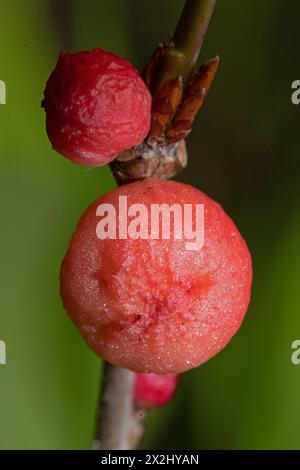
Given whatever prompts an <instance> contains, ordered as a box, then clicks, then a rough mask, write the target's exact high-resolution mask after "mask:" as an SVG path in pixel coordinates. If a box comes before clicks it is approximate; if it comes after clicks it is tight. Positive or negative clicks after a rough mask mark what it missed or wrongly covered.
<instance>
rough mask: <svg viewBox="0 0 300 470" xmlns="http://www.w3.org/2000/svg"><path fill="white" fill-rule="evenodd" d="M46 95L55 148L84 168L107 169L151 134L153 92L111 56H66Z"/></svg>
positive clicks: (100, 52) (48, 125)
mask: <svg viewBox="0 0 300 470" xmlns="http://www.w3.org/2000/svg"><path fill="white" fill-rule="evenodd" d="M44 95H45V98H44V100H43V102H42V106H43V107H44V108H45V111H46V128H47V133H48V137H49V139H50V141H51V143H52V146H53V148H54V149H55V150H57V152H59V153H61V154H62V155H64V156H65V157H67V158H69V159H70V160H72V161H73V162H75V163H78V164H79V165H83V166H100V165H104V164H106V163H108V162H110V161H111V160H113V159H114V158H115V157H116V156H117V155H118V154H119V153H120V152H122V151H124V150H127V149H130V148H131V147H133V146H136V145H138V144H140V143H141V142H142V141H143V140H144V138H145V137H146V135H147V134H148V131H149V128H150V121H151V95H150V92H149V90H148V88H147V87H146V85H145V83H144V82H143V80H142V78H141V77H140V76H139V74H138V72H137V70H136V69H135V68H134V67H133V66H132V65H131V64H130V63H129V62H127V61H126V60H124V59H122V58H120V57H118V56H116V55H114V54H111V53H109V52H105V51H103V50H101V49H93V50H92V51H89V52H78V53H76V54H67V53H66V52H62V53H61V55H60V57H59V59H58V62H57V65H56V67H55V69H54V71H53V72H52V74H51V76H50V78H49V80H48V82H47V85H46V89H45V94H44Z"/></svg>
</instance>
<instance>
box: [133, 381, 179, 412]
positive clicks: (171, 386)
mask: <svg viewBox="0 0 300 470" xmlns="http://www.w3.org/2000/svg"><path fill="white" fill-rule="evenodd" d="M179 378H180V376H179V374H165V375H159V374H135V378H134V399H135V402H136V404H137V406H139V407H140V408H155V407H157V406H163V405H166V404H167V403H169V402H170V401H171V400H172V398H173V397H174V395H175V393H176V390H177V387H178V384H179Z"/></svg>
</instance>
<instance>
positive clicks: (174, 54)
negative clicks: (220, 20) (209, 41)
mask: <svg viewBox="0 0 300 470" xmlns="http://www.w3.org/2000/svg"><path fill="white" fill-rule="evenodd" d="M216 2H217V0H186V2H185V6H184V8H183V11H182V14H181V17H180V19H179V22H178V25H177V28H176V30H175V33H174V36H173V38H172V41H171V42H170V43H169V44H168V45H167V46H166V47H165V53H164V55H163V58H162V61H161V63H160V64H159V68H158V72H157V76H156V79H155V86H154V89H155V90H159V89H160V88H161V87H162V85H163V84H164V83H165V82H166V81H168V80H170V79H172V78H176V77H178V76H180V75H181V76H182V78H183V81H184V83H186V82H187V81H188V79H189V77H190V75H191V73H192V72H193V70H194V68H195V65H196V62H197V59H198V56H199V53H200V51H201V49H202V45H203V41H204V38H205V35H206V32H207V28H208V25H209V23H210V20H211V17H212V14H213V12H214V8H215V6H216Z"/></svg>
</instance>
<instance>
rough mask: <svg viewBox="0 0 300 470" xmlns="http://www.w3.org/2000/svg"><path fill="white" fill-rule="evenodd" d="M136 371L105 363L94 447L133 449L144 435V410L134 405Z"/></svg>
mask: <svg viewBox="0 0 300 470" xmlns="http://www.w3.org/2000/svg"><path fill="white" fill-rule="evenodd" d="M133 381H134V372H131V371H129V370H127V369H122V368H121V367H115V366H113V365H111V364H108V363H105V364H104V378H103V384H104V385H103V394H102V397H101V402H100V413H99V416H98V420H97V432H96V436H97V438H96V439H95V441H94V444H93V448H94V449H97V450H99V449H101V450H112V449H113V450H130V449H133V448H134V447H136V445H137V444H138V442H139V441H140V439H141V437H142V435H143V433H144V428H143V419H144V415H145V413H144V411H143V410H136V409H135V407H134V403H133V399H132V397H133Z"/></svg>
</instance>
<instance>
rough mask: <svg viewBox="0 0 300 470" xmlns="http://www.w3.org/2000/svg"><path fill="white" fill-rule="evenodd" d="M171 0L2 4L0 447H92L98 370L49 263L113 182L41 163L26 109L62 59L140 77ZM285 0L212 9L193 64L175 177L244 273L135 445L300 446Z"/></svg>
mask: <svg viewBox="0 0 300 470" xmlns="http://www.w3.org/2000/svg"><path fill="white" fill-rule="evenodd" d="M183 4H184V1H183V0H164V1H163V2H162V1H160V0H110V1H109V2H108V1H104V0H97V1H96V0H64V1H60V0H48V1H47V0H28V1H27V2H20V1H19V0H2V1H1V6H0V11H1V13H0V17H1V19H0V22H1V27H0V79H1V80H4V81H5V82H6V86H7V104H6V105H0V159H1V161H0V191H1V197H0V210H1V212H0V213H1V232H0V237H1V243H0V248H1V257H0V269H1V271H0V276H1V277H0V285H1V297H0V340H4V341H5V342H6V346H7V365H1V366H0V448H1V449H18V448H21V449H79V448H87V449H88V448H90V445H91V439H92V435H93V427H94V416H95V409H96V401H97V395H98V387H99V377H100V368H101V364H100V361H99V359H98V358H97V357H96V356H95V355H94V354H93V353H92V352H91V351H90V350H88V349H87V347H86V346H85V344H84V343H83V341H82V339H81V338H80V336H79V334H78V333H77V332H76V331H75V329H74V327H73V326H72V325H71V323H70V322H69V320H68V318H67V316H66V314H65V313H64V311H63V309H62V306H61V301H60V297H59V292H58V273H59V266H60V261H61V259H62V257H63V255H64V253H65V251H66V248H67V245H68V241H69V238H70V235H71V233H72V231H73V229H74V226H75V224H76V221H77V219H78V218H79V216H80V214H81V213H82V212H83V210H84V209H85V208H86V206H87V205H88V204H89V203H90V202H91V201H92V200H94V199H96V198H97V197H98V196H99V195H101V194H103V193H105V192H107V191H108V190H110V189H112V188H113V187H114V185H115V183H114V180H113V178H112V176H111V175H110V173H109V170H108V169H107V168H101V169H92V170H86V169H84V168H81V167H78V166H76V165H73V164H71V163H70V162H69V161H68V160H66V159H64V158H62V157H60V156H59V155H58V154H56V153H55V152H54V151H52V150H51V148H50V144H49V142H48V140H47V137H46V133H45V129H44V127H45V126H44V114H43V111H42V109H41V108H40V102H41V99H42V95H43V89H44V86H45V82H46V80H47V78H48V76H49V74H50V72H51V70H52V69H53V67H54V65H55V63H56V60H57V56H58V53H59V51H60V50H61V49H66V50H68V51H77V50H81V49H90V48H93V47H96V46H100V47H102V48H103V49H106V50H109V51H113V52H115V53H116V54H119V55H121V56H123V57H125V58H127V59H129V60H130V61H132V62H133V63H134V64H135V65H136V66H137V67H138V68H139V69H141V68H142V67H143V66H144V64H145V63H146V61H147V60H148V58H149V56H150V54H151V52H152V50H153V48H154V46H155V44H156V43H157V42H158V41H162V40H166V39H167V38H168V35H169V34H171V33H172V31H173V30H174V27H175V25H176V21H177V19H178V16H179V14H180V11H181V9H182V7H183ZM299 14H300V3H299V1H298V0H288V1H287V2H282V1H281V0H264V1H261V0H243V1H241V0H227V1H224V0H219V1H218V5H217V9H216V12H215V15H214V18H213V21H212V23H211V26H210V29H209V34H208V37H207V40H206V43H205V47H204V49H203V53H202V57H201V58H202V60H206V59H208V58H210V57H212V56H214V55H215V54H219V55H220V57H221V67H220V71H219V74H218V77H217V79H216V81H215V83H214V85H213V88H212V90H211V92H210V93H209V96H208V98H207V100H206V102H205V105H204V108H203V110H202V111H201V113H200V115H199V117H198V119H197V122H196V124H195V126H194V130H193V133H192V135H191V137H190V138H189V140H188V147H189V156H190V163H189V167H188V168H187V169H186V170H185V171H184V172H183V173H182V174H181V175H180V176H179V177H178V179H180V180H181V181H185V182H188V183H191V184H193V185H194V186H196V187H198V188H201V189H202V190H204V191H205V192H207V193H208V194H209V195H210V196H212V197H213V198H215V199H216V200H218V201H219V202H220V203H221V204H222V206H223V207H224V208H225V210H226V211H227V212H228V213H229V214H230V215H231V216H232V217H233V218H234V220H235V222H236V223H237V225H238V227H239V228H240V230H241V232H242V233H243V235H244V237H245V239H246V240H247V242H248V245H249V247H250V250H251V253H252V256H253V263H254V285H253V296H252V303H251V307H250V309H249V312H248V314H247V317H246V319H245V322H244V324H243V327H242V329H241V330H240V332H239V333H238V335H237V336H236V337H235V338H234V339H233V340H232V341H231V343H230V345H229V346H228V347H227V348H226V349H225V350H224V351H223V352H221V353H220V354H219V355H218V356H217V357H215V358H214V359H212V360H210V361H209V362H208V363H207V364H205V365H203V366H202V367H200V368H199V369H195V370H192V371H190V372H188V373H186V374H185V375H184V377H183V379H182V384H181V388H180V391H179V393H178V395H177V397H176V399H175V400H174V402H173V403H172V404H171V405H169V406H168V407H166V408H164V409H161V410H157V411H153V412H152V413H151V415H150V416H149V418H148V420H147V422H148V426H147V434H146V438H145V439H144V441H143V443H142V447H144V448H154V449H155V448H159V449H163V448H165V449H172V448H176V449H180V448H191V449H216V448H223V449H227V448H230V449H254V448H255V449H279V448H281V449H291V448H295V449H300V437H299V432H298V430H299V421H300V365H299V366H298V367H297V366H295V365H293V364H292V363H291V353H292V350H291V343H292V341H293V340H295V339H299V338H300V285H299V284H300V250H299V246H300V211H299V209H300V197H299V177H300V171H299V170H300V165H299V152H300V140H299V122H300V107H299V108H297V107H296V106H293V105H292V103H291V82H292V81H293V80H296V79H300V65H299V61H298V56H299V51H300V31H299Z"/></svg>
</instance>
